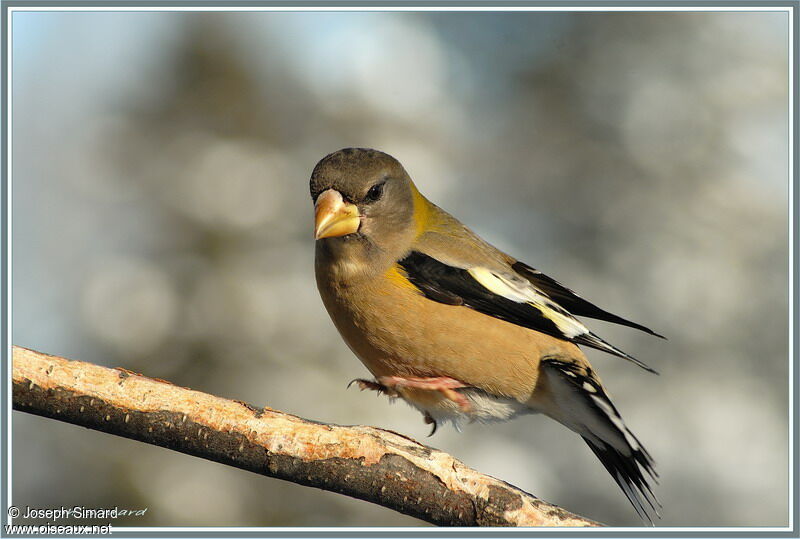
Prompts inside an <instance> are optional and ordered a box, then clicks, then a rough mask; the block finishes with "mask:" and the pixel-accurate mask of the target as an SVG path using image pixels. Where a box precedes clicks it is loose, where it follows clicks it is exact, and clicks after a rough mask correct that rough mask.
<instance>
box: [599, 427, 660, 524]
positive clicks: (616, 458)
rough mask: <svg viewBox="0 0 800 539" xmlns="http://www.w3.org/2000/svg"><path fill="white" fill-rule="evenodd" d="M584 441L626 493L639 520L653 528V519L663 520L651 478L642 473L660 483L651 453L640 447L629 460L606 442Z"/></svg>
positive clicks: (633, 451)
mask: <svg viewBox="0 0 800 539" xmlns="http://www.w3.org/2000/svg"><path fill="white" fill-rule="evenodd" d="M584 441H586V444H587V445H588V446H589V447H590V448H591V450H592V451H593V452H594V454H595V455H597V458H598V459H600V462H602V463H603V466H605V467H606V470H608V473H610V474H611V477H613V478H614V481H616V482H617V484H618V485H619V487H620V488H621V489H622V492H624V493H625V496H626V497H627V498H628V500H629V501H630V502H631V505H633V508H634V509H635V510H636V513H638V514H639V517H641V519H642V520H644V521H645V522H647V523H649V524H650V525H651V526H652V525H653V515H655V516H656V517H658V518H661V513H660V512H659V510H660V509H661V503H659V501H658V498H656V496H655V494H653V491H652V490H651V489H650V485H649V484H648V482H647V478H646V477H645V476H644V474H643V473H642V471H645V472H647V474H648V475H649V476H650V477H651V478H652V479H653V481H655V482H656V483H658V479H657V478H658V473H656V471H655V470H654V469H653V459H652V458H651V457H650V454H649V453H648V452H647V450H646V449H645V448H644V447H642V445H641V444H638V449H634V448H631V450H632V455H631V456H625V455H623V454H622V453H620V452H619V451H617V450H616V449H614V448H613V447H612V446H610V445H605V444H604V443H603V442H600V441H593V440H590V439H589V438H584ZM637 442H638V440H637ZM645 502H647V505H645Z"/></svg>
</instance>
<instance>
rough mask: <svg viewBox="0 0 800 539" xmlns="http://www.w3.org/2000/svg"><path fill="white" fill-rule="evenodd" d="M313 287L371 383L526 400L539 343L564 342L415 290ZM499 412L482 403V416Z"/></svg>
mask: <svg viewBox="0 0 800 539" xmlns="http://www.w3.org/2000/svg"><path fill="white" fill-rule="evenodd" d="M318 284H319V288H320V293H321V296H322V299H323V302H324V303H325V306H326V308H327V310H328V312H329V313H330V315H331V318H332V319H333V322H334V324H335V325H336V327H337V329H338V330H339V333H340V334H341V335H342V338H343V339H344V341H345V342H346V343H347V345H348V346H349V347H350V349H351V350H352V351H353V352H354V353H355V354H356V355H357V356H358V357H359V359H360V360H361V361H362V362H363V363H364V365H365V366H366V367H367V368H368V369H369V370H370V372H371V373H372V374H373V375H375V376H376V377H378V376H400V377H440V376H446V377H450V378H453V379H456V380H458V381H460V382H462V383H464V384H466V385H469V386H474V387H477V388H480V389H482V390H484V391H485V392H486V393H488V394H492V395H497V396H500V397H508V398H511V399H514V400H516V401H520V402H525V401H527V400H528V398H529V397H530V395H531V393H532V391H533V389H534V387H535V385H536V382H537V379H538V374H539V360H540V358H541V357H542V356H543V355H544V354H547V353H550V352H551V351H550V350H548V349H547V348H548V347H550V346H551V345H550V344H543V343H552V346H553V351H558V352H560V349H561V347H563V344H564V343H561V342H558V341H556V340H555V339H552V340H551V339H550V338H549V337H546V336H544V339H542V338H539V339H538V340H537V339H533V338H532V334H533V332H531V331H530V330H527V329H525V328H521V327H518V326H515V325H513V324H509V323H507V322H502V321H500V320H497V319H494V318H491V317H487V316H486V315H483V314H480V313H478V312H476V311H473V310H472V309H469V308H467V307H463V306H453V305H444V304H441V303H437V302H435V301H432V300H430V299H428V298H426V297H424V296H423V295H421V294H420V293H418V292H416V291H409V290H400V291H399V292H398V290H397V289H396V287H393V285H392V284H391V283H390V284H388V285H387V284H386V283H385V281H383V280H377V281H376V282H375V283H360V284H359V285H358V287H359V288H358V289H357V290H356V287H355V286H352V287H342V286H330V285H329V284H328V283H325V282H318ZM540 337H542V336H540ZM425 392H426V393H434V392H431V391H425ZM408 400H409V401H411V399H408ZM479 404H481V403H479ZM415 405H416V404H415ZM481 405H482V404H481ZM497 406H498V404H497V403H495V402H491V403H488V402H487V403H486V407H487V411H486V412H485V414H484V415H485V416H486V417H489V416H494V415H501V416H502V415H507V414H509V413H510V412H509V411H508V410H505V409H500V410H496V408H497ZM501 408H502V407H501Z"/></svg>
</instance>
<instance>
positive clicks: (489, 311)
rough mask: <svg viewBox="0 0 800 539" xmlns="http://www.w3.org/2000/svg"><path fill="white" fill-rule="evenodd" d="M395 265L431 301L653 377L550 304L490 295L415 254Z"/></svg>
mask: <svg viewBox="0 0 800 539" xmlns="http://www.w3.org/2000/svg"><path fill="white" fill-rule="evenodd" d="M398 265H399V266H400V268H402V270H403V271H404V273H405V274H406V276H407V277H408V280H409V281H410V282H411V283H412V284H413V285H414V286H416V287H417V288H418V289H419V290H420V292H422V293H423V294H424V295H425V296H426V297H428V298H429V299H431V300H433V301H437V302H439V303H445V304H448V305H463V306H465V307H469V308H471V309H474V310H476V311H478V312H480V313H483V314H486V315H489V316H492V317H494V318H498V319H500V320H505V321H506V322H510V323H512V324H516V325H518V326H522V327H525V328H528V329H532V330H535V331H539V332H541V333H544V334H546V335H550V336H553V337H557V338H559V339H564V340H567V341H570V342H574V343H575V344H582V345H585V346H589V347H592V348H596V349H598V350H602V351H604V352H608V353H610V354H613V355H616V356H618V357H621V358H624V359H627V360H629V361H631V362H633V363H635V364H636V365H638V366H640V367H642V368H643V369H645V370H647V371H649V372H652V373H656V371H655V370H653V369H652V368H650V367H649V366H647V365H646V364H645V363H642V362H641V361H639V360H638V359H636V358H634V357H632V356H630V355H628V354H626V353H625V352H623V351H622V350H619V349H618V348H616V347H614V346H612V345H611V344H609V343H607V342H606V341H604V340H603V339H601V338H600V337H598V336H597V335H595V334H594V333H592V332H590V331H589V330H588V329H586V327H585V326H584V325H583V324H581V323H580V322H578V321H577V320H576V319H575V318H574V317H572V315H571V313H569V312H568V311H566V310H564V309H562V308H561V307H560V306H559V305H557V304H555V303H553V302H550V303H549V304H547V305H545V304H536V303H532V302H527V301H519V300H517V299H510V298H508V297H505V296H503V295H501V294H497V293H495V292H493V291H491V290H490V289H489V288H487V287H486V286H485V285H484V284H481V283H480V282H479V281H478V280H476V279H475V277H473V275H472V274H471V273H470V272H469V271H468V270H465V269H462V268H457V267H453V266H450V265H448V264H444V263H442V262H439V261H438V260H436V259H435V258H433V257H430V256H428V255H426V254H424V253H421V252H418V251H412V252H411V253H409V255H408V256H406V257H405V258H403V259H402V260H400V261H399V262H398ZM543 299H544V298H543ZM656 374H658V373H656Z"/></svg>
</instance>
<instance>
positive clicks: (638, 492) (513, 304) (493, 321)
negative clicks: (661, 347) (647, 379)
mask: <svg viewBox="0 0 800 539" xmlns="http://www.w3.org/2000/svg"><path fill="white" fill-rule="evenodd" d="M310 188H311V197H312V199H313V201H314V213H315V228H314V233H315V237H316V256H315V258H316V262H315V269H316V271H315V272H316V280H317V287H318V288H319V292H320V295H321V296H322V301H323V303H324V304H325V307H326V309H327V310H328V313H329V314H330V316H331V318H332V319H333V323H334V325H335V326H336V328H337V329H338V330H339V333H341V335H342V337H343V338H344V340H345V342H346V343H347V345H348V346H349V347H350V349H351V350H352V351H353V352H354V353H355V354H356V355H357V356H358V357H359V359H360V360H361V361H362V362H363V363H364V365H365V366H366V367H367V369H369V371H370V372H371V373H372V375H373V376H374V377H375V378H374V380H357V382H358V383H359V385H360V386H361V388H362V389H365V388H369V389H374V390H378V391H381V392H384V393H387V394H388V395H389V396H391V397H401V398H403V399H404V400H405V401H407V402H408V403H409V404H411V405H412V406H413V407H415V408H417V409H418V410H420V411H421V412H422V413H423V414H424V417H425V420H426V422H427V423H432V424H433V431H432V433H433V432H435V430H436V425H437V422H441V421H451V422H453V423H454V424H456V426H458V424H459V423H460V422H461V421H463V420H468V421H475V420H477V421H492V420H508V419H511V418H513V417H516V416H517V415H520V414H527V413H543V414H545V415H547V416H549V417H551V418H553V419H555V420H556V421H558V422H559V423H561V424H563V425H564V426H566V427H568V428H569V429H571V430H573V431H575V432H577V433H578V434H580V435H581V436H582V437H583V439H584V440H585V441H586V443H587V444H588V445H589V447H590V448H591V450H592V451H593V452H594V454H595V455H597V457H598V458H599V459H600V461H601V462H602V463H603V465H604V466H605V467H606V469H607V470H608V472H609V473H610V474H611V475H612V477H613V478H614V480H615V481H616V482H617V484H618V485H619V486H620V487H621V488H622V490H623V492H624V493H625V495H626V496H627V497H628V499H629V500H630V502H631V504H633V506H634V508H635V509H636V511H637V513H638V514H639V515H640V516H641V517H642V518H643V519H645V520H647V521H650V522H652V519H651V514H653V513H655V514H656V515H658V507H660V505H659V503H658V500H657V499H656V498H655V496H654V495H653V492H652V490H651V488H650V485H649V480H656V478H657V474H656V472H655V471H654V469H653V460H652V458H651V457H650V454H649V453H648V452H647V450H646V449H645V448H644V447H643V446H642V444H641V443H639V440H638V439H637V438H636V436H634V435H633V433H632V432H631V431H630V430H629V429H628V428H627V427H626V426H625V424H624V423H623V421H622V418H621V417H620V415H619V412H618V411H617V409H616V408H615V407H614V405H613V404H612V403H611V401H610V400H609V398H608V394H607V393H606V391H605V389H604V388H603V384H602V382H601V381H600V378H599V377H598V376H597V374H596V373H595V371H594V369H593V368H592V367H591V365H590V364H589V361H588V360H587V359H586V356H584V354H583V353H582V352H581V350H580V349H579V348H578V346H577V345H584V346H588V347H591V348H596V349H599V350H603V351H605V352H608V353H610V354H613V355H616V356H619V357H622V358H625V359H627V360H628V361H632V362H634V363H635V364H637V365H639V366H640V367H642V368H644V369H646V370H648V371H650V372H655V371H653V370H652V369H651V368H650V367H648V366H647V365H645V364H644V363H642V362H640V361H639V360H637V359H635V358H633V357H631V356H629V355H628V354H626V353H625V352H623V351H621V350H619V349H618V348H615V347H614V346H612V345H610V344H609V343H607V342H606V341H604V340H603V339H601V338H600V337H598V336H597V335H595V334H594V333H592V332H591V331H589V330H588V329H587V328H586V326H585V325H584V324H583V323H581V322H580V321H578V320H577V319H576V318H575V317H576V316H583V317H589V318H596V319H600V320H605V321H608V322H614V323H617V324H622V325H625V326H630V327H632V328H636V329H639V330H642V331H645V332H647V333H649V334H651V335H656V336H659V337H660V335H658V334H656V333H655V332H653V331H651V330H650V329H647V328H646V327H644V326H642V325H639V324H637V323H635V322H631V321H629V320H625V319H624V318H621V317H619V316H616V315H614V314H611V313H609V312H607V311H604V310H603V309H600V308H599V307H597V306H595V305H593V304H592V303H590V302H588V301H586V300H585V299H583V298H581V297H580V296H578V295H577V294H575V293H574V292H573V291H572V290H570V289H568V288H566V287H564V286H563V285H561V284H560V283H558V282H557V281H555V280H554V279H552V278H550V277H548V276H547V275H544V274H543V273H541V272H539V271H537V270H535V269H534V268H532V267H530V266H528V265H526V264H524V263H522V262H519V261H518V260H516V259H514V258H512V257H510V256H508V255H507V254H505V253H503V252H501V251H499V250H498V249H496V248H494V247H492V246H491V245H489V244H488V243H486V242H485V241H483V240H482V239H481V238H479V237H478V236H477V235H476V234H474V233H473V232H472V231H471V230H469V229H468V228H467V227H466V226H464V225H463V224H461V223H460V222H459V221H457V220H456V219H455V218H454V217H452V216H451V215H450V214H448V213H447V212H445V211H444V210H442V209H440V208H439V207H438V206H436V205H435V204H433V203H431V202H430V201H428V200H427V199H426V198H425V197H424V196H422V195H421V194H420V192H419V191H418V190H417V188H416V187H415V186H414V183H413V182H412V181H411V178H410V177H409V175H408V174H407V173H406V171H405V170H404V169H403V167H402V165H400V163H399V162H398V161H397V160H396V159H394V158H393V157H391V156H390V155H387V154H385V153H383V152H379V151H377V150H370V149H360V148H358V149H357V148H347V149H343V150H340V151H338V152H335V153H332V154H330V155H328V156H326V157H325V158H323V159H322V160H321V161H320V162H319V163H318V164H317V165H316V167H315V168H314V171H313V173H312V174H311V181H310ZM645 474H646V475H647V476H649V479H648V477H646V475H645Z"/></svg>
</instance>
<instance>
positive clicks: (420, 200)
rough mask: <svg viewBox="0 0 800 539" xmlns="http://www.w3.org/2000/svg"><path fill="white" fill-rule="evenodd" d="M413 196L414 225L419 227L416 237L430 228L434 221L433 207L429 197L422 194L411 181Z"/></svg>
mask: <svg viewBox="0 0 800 539" xmlns="http://www.w3.org/2000/svg"><path fill="white" fill-rule="evenodd" d="M411 197H412V200H413V201H414V225H415V227H416V229H417V234H416V237H420V236H421V235H422V234H423V233H424V232H425V231H426V230H429V229H430V228H431V227H432V226H433V223H432V222H431V221H432V218H433V211H432V210H433V207H432V205H431V203H430V202H428V199H427V198H425V197H424V196H422V193H420V192H419V191H418V190H417V186H416V185H414V183H413V182H412V183H411Z"/></svg>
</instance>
